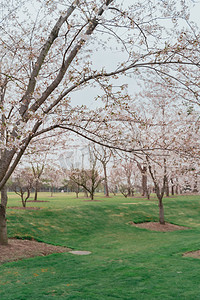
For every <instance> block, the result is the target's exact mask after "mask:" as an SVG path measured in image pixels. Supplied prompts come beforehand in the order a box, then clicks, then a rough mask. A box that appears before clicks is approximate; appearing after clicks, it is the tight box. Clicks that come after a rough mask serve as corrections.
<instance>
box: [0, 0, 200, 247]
mask: <svg viewBox="0 0 200 300" xmlns="http://www.w3.org/2000/svg"><path fill="white" fill-rule="evenodd" d="M30 3H31V5H30ZM29 5H30V6H29ZM181 5H182V7H181V14H180V13H178V12H177V7H176V4H175V3H174V2H171V1H170V2H169V4H166V2H162V1H157V3H156V5H154V1H151V0H148V1H146V0H145V1H144V2H142V3H141V2H140V1H138V2H137V1H134V2H133V4H132V5H131V6H130V7H125V6H124V5H123V4H121V5H118V4H117V3H116V1H114V0H105V1H103V2H102V1H99V0H93V1H90V0H88V1H81V0H74V1H68V2H67V3H62V2H56V3H55V2H53V1H40V0H35V1H34V2H33V1H26V2H24V1H17V2H16V4H15V3H14V4H13V2H12V3H9V2H8V3H7V7H6V9H5V11H2V14H3V15H2V21H1V30H2V34H1V44H0V53H1V54H0V61H1V67H0V110H1V138H0V149H1V158H0V190H1V206H0V225H1V226H0V231H1V234H0V244H7V240H6V239H5V240H4V238H3V237H5V236H6V234H5V232H6V226H4V225H5V224H6V222H5V209H6V203H7V197H6V188H5V185H6V182H7V181H8V179H9V178H10V176H11V174H12V173H13V171H14V170H15V168H16V166H17V165H18V163H19V161H20V160H21V158H22V156H23V155H24V153H25V151H26V149H27V147H28V146H29V144H30V142H31V140H32V139H34V138H36V137H38V136H39V135H41V134H43V133H46V132H49V131H50V130H53V129H57V128H62V129H65V130H70V131H72V132H76V133H78V134H79V135H82V136H83V137H85V138H88V139H90V140H92V141H95V142H98V143H100V144H102V145H108V146H110V147H118V148H120V147H121V146H123V147H124V148H125V146H124V144H123V142H124V140H126V142H127V138H126V137H124V138H123V140H122V141H121V142H120V143H119V140H120V129H119V130H117V133H119V137H118V138H115V137H116V135H113V134H109V131H108V130H107V131H106V133H107V134H105V129H108V121H109V117H108V115H103V113H102V111H101V117H100V118H99V121H101V122H96V120H97V116H98V115H99V113H94V112H87V110H86V108H85V107H84V106H81V107H74V106H73V105H72V104H71V103H70V96H71V95H72V92H75V91H77V90H79V89H83V88H87V87H89V86H91V87H92V86H93V87H95V86H96V85H98V86H100V87H101V89H102V91H103V93H104V95H103V97H102V101H103V102H104V103H105V104H106V103H107V100H108V98H109V99H113V101H115V100H116V103H117V99H120V101H122V102H123V99H124V97H127V94H126V92H124V93H123V91H122V84H120V86H121V87H120V88H119V89H118V90H117V91H116V88H115V87H114V85H113V82H114V81H115V80H116V82H117V80H118V78H117V77H118V76H123V77H125V76H126V75H127V76H129V75H130V74H131V73H132V74H133V75H134V76H135V75H138V76H142V75H144V73H145V72H144V69H146V70H148V71H149V72H154V74H155V75H156V76H158V75H159V76H162V77H163V78H165V79H166V80H167V81H168V83H169V84H168V85H170V86H172V84H174V86H175V88H174V89H176V90H177V86H178V88H179V89H180V90H181V91H183V90H186V92H185V93H189V92H191V90H192V97H194V98H195V99H197V98H198V85H197V82H198V78H197V76H196V74H197V72H196V70H198V68H199V53H198V34H196V32H197V30H196V28H195V26H193V25H192V27H191V25H190V26H187V28H188V29H186V30H184V31H181V24H180V22H179V21H180V19H181V20H182V21H183V20H185V23H184V25H185V24H186V25H187V24H189V17H188V8H187V6H186V5H185V2H181ZM144 7H145V10H144ZM179 10H180V7H179ZM162 18H164V19H162ZM161 20H172V22H171V23H170V24H171V27H170V28H169V29H166V28H165V22H161ZM173 22H174V24H173ZM191 28H192V29H193V30H191ZM170 40H171V42H170ZM113 45H114V47H113ZM110 47H111V52H109V49H110ZM116 47H117V48H118V49H116V50H117V51H119V50H120V52H123V53H124V54H123V55H122V56H120V55H119V58H117V59H116V63H114V66H112V67H110V64H107V65H106V62H105V61H104V60H102V59H100V60H99V59H98V58H95V56H94V55H92V53H91V52H92V51H95V50H99V49H100V50H101V51H99V54H100V55H101V57H102V51H103V53H106V51H107V52H108V53H109V54H112V55H113V48H116ZM121 50H122V51H121ZM105 56H106V55H104V57H105ZM117 57H118V55H117ZM99 63H100V66H99ZM176 66H180V67H178V68H177V67H176ZM140 70H141V71H140ZM191 72H192V77H191V80H190V81H189V80H188V78H189V74H190V73H191ZM176 74H177V75H176ZM147 76H149V75H147ZM146 78H147V77H145V80H146ZM182 87H184V88H183V89H182ZM120 94H122V96H121V97H119V95H120ZM187 95H188V94H187ZM184 96H185V95H184ZM185 97H186V96H185ZM108 112H109V110H107V111H106V113H108ZM115 124H116V123H115ZM110 127H111V128H112V127H114V125H110ZM102 130H104V134H102ZM133 150H134V149H132V150H131V151H133ZM2 224H4V225H2ZM2 231H4V233H3V232H2Z"/></svg>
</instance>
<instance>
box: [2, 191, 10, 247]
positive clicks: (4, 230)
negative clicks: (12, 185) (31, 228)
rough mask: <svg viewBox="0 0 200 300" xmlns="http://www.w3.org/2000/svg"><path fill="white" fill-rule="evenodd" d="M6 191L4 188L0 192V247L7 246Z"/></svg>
mask: <svg viewBox="0 0 200 300" xmlns="http://www.w3.org/2000/svg"><path fill="white" fill-rule="evenodd" d="M7 201H8V198H7V189H6V186H4V187H3V188H2V190H1V204H0V245H8V236H7V224H6V206H7Z"/></svg>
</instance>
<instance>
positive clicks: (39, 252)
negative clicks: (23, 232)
mask: <svg viewBox="0 0 200 300" xmlns="http://www.w3.org/2000/svg"><path fill="white" fill-rule="evenodd" d="M71 250H72V249H69V248H67V247H61V246H54V245H50V244H46V243H41V242H37V241H35V240H21V239H14V238H13V239H9V241H8V246H2V245H0V264H2V263H5V262H9V261H16V260H20V259H24V258H30V257H34V256H46V255H49V254H53V253H63V252H69V251H71Z"/></svg>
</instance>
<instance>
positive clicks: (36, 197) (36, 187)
mask: <svg viewBox="0 0 200 300" xmlns="http://www.w3.org/2000/svg"><path fill="white" fill-rule="evenodd" d="M38 187H39V182H38V180H36V182H35V195H34V201H37V199H38Z"/></svg>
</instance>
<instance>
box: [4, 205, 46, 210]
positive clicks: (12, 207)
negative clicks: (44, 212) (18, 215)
mask: <svg viewBox="0 0 200 300" xmlns="http://www.w3.org/2000/svg"><path fill="white" fill-rule="evenodd" d="M7 208H8V209H25V210H28V209H33V210H38V209H40V207H30V206H27V207H23V206H10V207H7Z"/></svg>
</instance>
